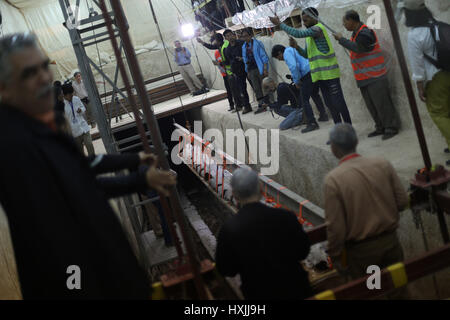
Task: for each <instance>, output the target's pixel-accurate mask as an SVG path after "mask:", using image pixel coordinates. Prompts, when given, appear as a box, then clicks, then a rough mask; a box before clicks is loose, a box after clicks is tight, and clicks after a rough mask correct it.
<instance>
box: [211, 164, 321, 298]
mask: <svg viewBox="0 0 450 320" xmlns="http://www.w3.org/2000/svg"><path fill="white" fill-rule="evenodd" d="M231 187H232V189H233V197H234V198H235V199H236V200H237V201H238V203H239V205H240V207H241V208H240V210H239V212H238V213H237V214H236V215H235V216H233V217H231V218H230V219H229V220H228V221H226V222H225V224H224V225H223V227H222V229H221V230H220V233H219V237H218V239H217V249H216V263H217V268H218V270H219V272H220V273H221V274H222V275H224V276H229V277H233V276H235V275H237V274H240V276H241V280H242V286H241V290H242V293H243V294H244V297H245V298H246V299H305V298H307V297H309V296H311V295H312V291H311V288H310V284H309V281H308V276H307V273H306V272H305V270H304V269H303V267H302V266H301V264H300V262H301V261H302V260H303V259H305V258H306V256H307V255H308V254H309V249H310V243H309V239H308V236H307V235H306V233H305V232H304V231H303V228H302V226H301V224H300V223H299V222H298V220H297V217H296V216H295V214H294V213H292V212H290V211H287V210H284V209H276V208H271V207H268V206H266V205H265V204H263V203H261V202H260V200H261V190H260V182H259V178H258V174H257V173H256V172H254V171H252V170H249V169H244V168H241V169H238V170H236V171H235V172H233V177H232V179H231ZM280 275H282V278H280ZM283 279H288V281H283Z"/></svg>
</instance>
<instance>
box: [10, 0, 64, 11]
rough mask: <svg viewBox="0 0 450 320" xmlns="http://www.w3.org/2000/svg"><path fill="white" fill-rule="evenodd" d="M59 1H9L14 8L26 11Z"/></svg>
mask: <svg viewBox="0 0 450 320" xmlns="http://www.w3.org/2000/svg"><path fill="white" fill-rule="evenodd" d="M56 1H58V0H8V1H7V2H9V3H10V4H12V5H13V6H15V7H17V8H19V9H24V8H32V7H39V6H42V5H44V4H47V3H51V2H56Z"/></svg>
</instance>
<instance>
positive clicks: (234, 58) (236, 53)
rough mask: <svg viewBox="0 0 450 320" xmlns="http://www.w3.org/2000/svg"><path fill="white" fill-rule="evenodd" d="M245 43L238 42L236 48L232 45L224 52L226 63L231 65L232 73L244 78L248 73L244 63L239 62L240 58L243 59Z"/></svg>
mask: <svg viewBox="0 0 450 320" xmlns="http://www.w3.org/2000/svg"><path fill="white" fill-rule="evenodd" d="M244 43H245V42H244V41H242V40H236V43H235V45H234V46H232V45H231V43H230V45H229V46H228V47H226V48H225V50H224V55H225V61H227V62H228V63H230V64H231V71H232V72H233V74H235V75H237V76H238V77H242V78H245V77H247V73H246V72H245V64H244V62H243V61H240V60H238V58H242V46H243V45H244Z"/></svg>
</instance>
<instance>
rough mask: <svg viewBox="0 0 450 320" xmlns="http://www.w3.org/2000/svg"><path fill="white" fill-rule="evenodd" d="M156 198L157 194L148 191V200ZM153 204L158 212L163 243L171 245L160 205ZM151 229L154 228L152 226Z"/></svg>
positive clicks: (158, 203)
mask: <svg viewBox="0 0 450 320" xmlns="http://www.w3.org/2000/svg"><path fill="white" fill-rule="evenodd" d="M157 196H158V193H156V192H155V191H149V192H148V193H147V197H148V198H149V199H151V198H155V197H157ZM153 204H154V205H155V207H156V209H157V210H158V215H159V220H160V221H161V229H162V231H163V235H164V242H165V244H166V245H172V244H173V242H172V237H171V236H170V230H169V226H168V225H167V221H166V218H165V216H164V212H163V209H162V206H161V203H160V202H159V201H155V202H154V203H153ZM152 228H154V226H152Z"/></svg>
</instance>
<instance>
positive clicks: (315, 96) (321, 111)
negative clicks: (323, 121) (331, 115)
mask: <svg viewBox="0 0 450 320" xmlns="http://www.w3.org/2000/svg"><path fill="white" fill-rule="evenodd" d="M319 91H320V85H319V83H318V82H314V83H313V86H312V92H311V98H312V99H313V101H314V104H315V105H316V107H317V110H318V111H319V114H320V116H327V112H326V110H325V106H324V104H323V101H322V98H321V97H320V94H319Z"/></svg>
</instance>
